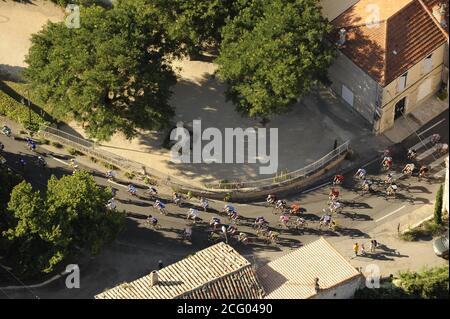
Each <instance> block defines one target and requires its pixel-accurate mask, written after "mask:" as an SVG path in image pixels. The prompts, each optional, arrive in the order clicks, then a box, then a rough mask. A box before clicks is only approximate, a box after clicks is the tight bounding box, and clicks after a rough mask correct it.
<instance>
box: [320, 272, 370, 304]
mask: <svg viewBox="0 0 450 319" xmlns="http://www.w3.org/2000/svg"><path fill="white" fill-rule="evenodd" d="M364 282H365V280H364V277H363V276H359V277H356V278H354V279H351V280H349V281H347V282H345V283H343V284H340V285H338V286H336V287H333V288H331V289H326V290H322V291H320V292H319V293H318V294H317V295H315V296H314V297H312V298H311V299H351V298H353V296H354V295H355V292H356V290H357V289H360V288H362V287H363V285H364Z"/></svg>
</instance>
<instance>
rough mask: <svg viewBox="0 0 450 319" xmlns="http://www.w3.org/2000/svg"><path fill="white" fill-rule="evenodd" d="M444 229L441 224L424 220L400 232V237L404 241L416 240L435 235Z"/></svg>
mask: <svg viewBox="0 0 450 319" xmlns="http://www.w3.org/2000/svg"><path fill="white" fill-rule="evenodd" d="M444 231H445V227H444V226H443V225H439V224H436V223H435V222H434V221H432V220H430V221H426V222H424V223H423V224H422V225H420V226H418V227H416V228H410V229H408V230H407V231H405V232H404V233H402V234H400V239H402V240H404V241H416V240H419V239H421V238H422V239H423V238H430V237H436V236H439V235H441V234H442V233H443V232H444Z"/></svg>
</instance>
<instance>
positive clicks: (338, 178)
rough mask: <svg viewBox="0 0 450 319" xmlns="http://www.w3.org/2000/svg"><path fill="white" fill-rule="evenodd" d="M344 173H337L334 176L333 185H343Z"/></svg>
mask: <svg viewBox="0 0 450 319" xmlns="http://www.w3.org/2000/svg"><path fill="white" fill-rule="evenodd" d="M344 179H345V177H344V175H340V174H338V175H335V176H334V178H333V185H342V183H343V182H344Z"/></svg>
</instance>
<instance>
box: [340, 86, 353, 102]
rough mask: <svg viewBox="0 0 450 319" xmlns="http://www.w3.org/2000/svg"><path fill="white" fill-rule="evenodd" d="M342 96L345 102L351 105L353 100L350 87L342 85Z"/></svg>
mask: <svg viewBox="0 0 450 319" xmlns="http://www.w3.org/2000/svg"><path fill="white" fill-rule="evenodd" d="M342 98H343V99H344V101H345V102H347V103H348V104H350V105H351V106H353V101H354V96H353V92H352V91H350V89H349V88H348V87H346V86H345V85H342Z"/></svg>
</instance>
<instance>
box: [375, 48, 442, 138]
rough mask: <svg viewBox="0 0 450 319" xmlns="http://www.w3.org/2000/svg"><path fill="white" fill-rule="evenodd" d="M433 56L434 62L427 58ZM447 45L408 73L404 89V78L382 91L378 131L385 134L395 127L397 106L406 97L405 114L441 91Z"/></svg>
mask: <svg viewBox="0 0 450 319" xmlns="http://www.w3.org/2000/svg"><path fill="white" fill-rule="evenodd" d="M430 54H431V56H432V60H431V64H430V60H428V59H427V57H428V56H429V55H430ZM444 60H445V45H444V44H443V45H442V46H440V47H439V48H437V49H436V50H435V51H433V52H430V53H429V54H427V55H426V56H424V58H423V59H422V60H421V61H420V62H418V63H416V64H415V65H413V66H412V67H411V68H409V69H408V71H407V76H406V86H405V87H404V88H403V89H400V88H401V87H402V85H401V82H402V81H403V78H402V76H399V77H398V78H397V79H395V80H394V81H392V82H391V83H389V84H388V85H386V86H385V87H384V88H383V91H382V100H381V101H382V102H381V104H382V114H383V116H382V118H381V120H380V123H379V125H378V126H379V129H378V131H380V132H383V131H385V130H387V129H389V128H390V127H392V126H393V125H394V114H395V104H396V103H397V102H398V101H400V100H402V99H403V98H404V97H406V108H405V113H409V112H411V111H413V110H414V109H415V108H416V107H417V106H419V105H420V104H421V103H422V102H423V101H424V100H426V99H427V98H428V97H430V96H431V95H433V94H435V93H436V92H437V90H439V88H440V86H441V83H442V74H443V70H444Z"/></svg>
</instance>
